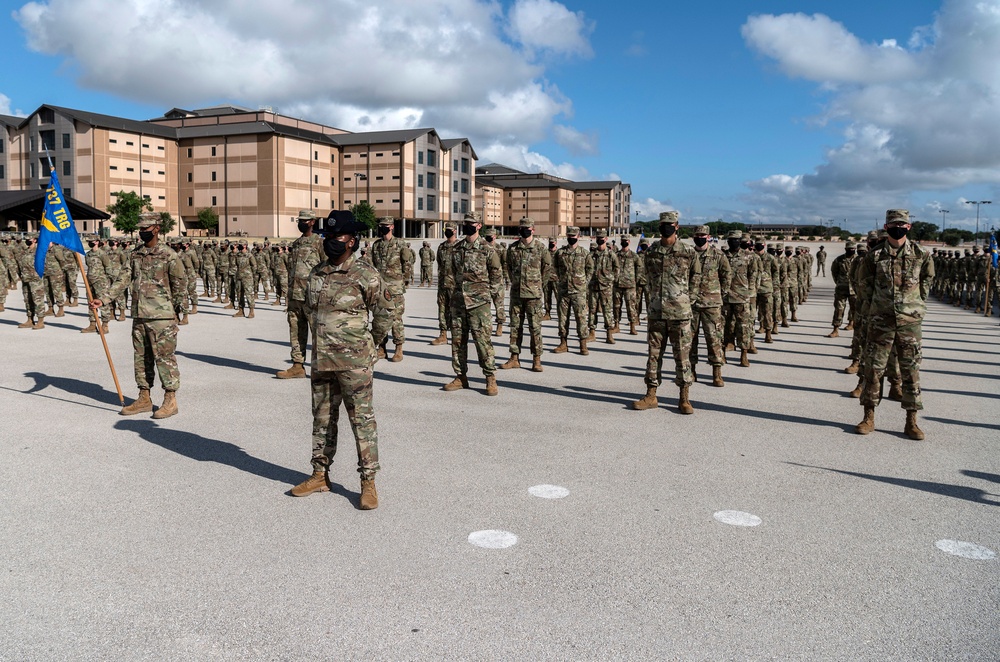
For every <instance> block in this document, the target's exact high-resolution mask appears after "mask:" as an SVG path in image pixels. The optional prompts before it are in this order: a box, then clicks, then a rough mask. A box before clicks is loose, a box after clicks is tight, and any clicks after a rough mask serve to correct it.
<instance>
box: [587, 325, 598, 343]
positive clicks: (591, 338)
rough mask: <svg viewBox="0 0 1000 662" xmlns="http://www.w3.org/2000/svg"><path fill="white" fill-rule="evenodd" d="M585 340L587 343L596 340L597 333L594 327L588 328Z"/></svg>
mask: <svg viewBox="0 0 1000 662" xmlns="http://www.w3.org/2000/svg"><path fill="white" fill-rule="evenodd" d="M586 340H587V342H594V341H595V340H597V331H596V330H595V329H594V327H590V335H589V336H587V338H586Z"/></svg>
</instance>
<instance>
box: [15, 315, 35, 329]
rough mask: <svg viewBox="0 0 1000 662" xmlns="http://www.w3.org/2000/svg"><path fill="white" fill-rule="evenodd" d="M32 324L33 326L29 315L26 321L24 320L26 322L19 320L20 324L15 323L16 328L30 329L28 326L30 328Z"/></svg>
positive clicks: (33, 324)
mask: <svg viewBox="0 0 1000 662" xmlns="http://www.w3.org/2000/svg"><path fill="white" fill-rule="evenodd" d="M33 326H35V323H34V322H33V321H32V319H31V318H30V317H29V318H28V321H26V322H21V323H20V324H18V325H17V328H19V329H30V328H31V327H33Z"/></svg>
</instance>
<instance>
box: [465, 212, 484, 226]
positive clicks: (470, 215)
mask: <svg viewBox="0 0 1000 662" xmlns="http://www.w3.org/2000/svg"><path fill="white" fill-rule="evenodd" d="M465 220H467V221H473V222H474V223H482V222H483V215H482V214H480V213H479V212H478V211H467V212H465Z"/></svg>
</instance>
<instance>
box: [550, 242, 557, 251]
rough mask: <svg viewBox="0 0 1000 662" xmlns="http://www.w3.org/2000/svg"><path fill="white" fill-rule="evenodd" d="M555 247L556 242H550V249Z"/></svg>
mask: <svg viewBox="0 0 1000 662" xmlns="http://www.w3.org/2000/svg"><path fill="white" fill-rule="evenodd" d="M555 247H556V245H555V244H553V243H551V242H550V243H549V250H552V249H553V248H555Z"/></svg>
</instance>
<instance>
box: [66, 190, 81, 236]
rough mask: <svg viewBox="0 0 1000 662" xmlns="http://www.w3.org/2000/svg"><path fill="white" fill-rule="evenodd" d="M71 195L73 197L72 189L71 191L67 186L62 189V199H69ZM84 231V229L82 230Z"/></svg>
mask: <svg viewBox="0 0 1000 662" xmlns="http://www.w3.org/2000/svg"><path fill="white" fill-rule="evenodd" d="M72 195H73V189H71V188H70V187H68V186H67V187H66V188H64V189H63V197H66V198H68V197H70V196H72ZM84 230H86V228H84Z"/></svg>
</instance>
